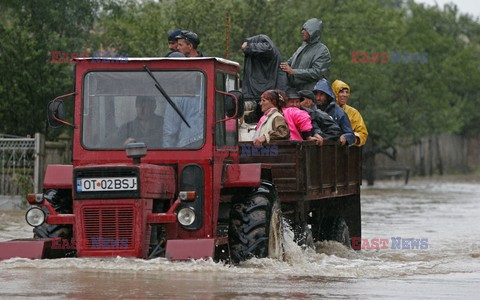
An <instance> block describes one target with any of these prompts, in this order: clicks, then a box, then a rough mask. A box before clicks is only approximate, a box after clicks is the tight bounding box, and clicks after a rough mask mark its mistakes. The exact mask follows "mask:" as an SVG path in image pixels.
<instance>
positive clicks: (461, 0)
mask: <svg viewBox="0 0 480 300" xmlns="http://www.w3.org/2000/svg"><path fill="white" fill-rule="evenodd" d="M415 2H419V3H425V4H428V5H433V6H434V5H435V4H438V6H440V7H441V8H443V5H444V4H446V3H454V4H456V5H457V7H458V9H459V10H460V12H461V13H468V14H470V15H473V16H474V17H475V18H477V19H480V1H479V0H415Z"/></svg>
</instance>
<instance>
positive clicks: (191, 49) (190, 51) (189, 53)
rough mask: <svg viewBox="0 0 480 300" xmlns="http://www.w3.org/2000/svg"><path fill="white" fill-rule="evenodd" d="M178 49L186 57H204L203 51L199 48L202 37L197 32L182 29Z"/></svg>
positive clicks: (178, 36) (178, 38)
mask: <svg viewBox="0 0 480 300" xmlns="http://www.w3.org/2000/svg"><path fill="white" fill-rule="evenodd" d="M177 43H178V51H180V52H181V53H183V55H185V57H203V53H202V52H200V51H198V50H197V47H198V45H199V44H200V39H199V38H198V35H197V34H196V33H195V32H192V31H188V30H182V31H181V32H180V34H179V35H177Z"/></svg>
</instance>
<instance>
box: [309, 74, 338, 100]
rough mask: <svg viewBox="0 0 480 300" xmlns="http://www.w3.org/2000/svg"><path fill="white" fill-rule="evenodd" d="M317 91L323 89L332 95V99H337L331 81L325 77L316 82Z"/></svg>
mask: <svg viewBox="0 0 480 300" xmlns="http://www.w3.org/2000/svg"><path fill="white" fill-rule="evenodd" d="M315 91H321V92H324V93H325V94H327V95H328V96H330V98H331V99H330V100H332V99H333V100H335V94H334V93H333V90H332V88H331V87H330V83H329V82H328V81H327V80H326V79H325V78H322V79H320V80H319V81H318V82H317V84H315V87H314V88H313V92H314V93H315Z"/></svg>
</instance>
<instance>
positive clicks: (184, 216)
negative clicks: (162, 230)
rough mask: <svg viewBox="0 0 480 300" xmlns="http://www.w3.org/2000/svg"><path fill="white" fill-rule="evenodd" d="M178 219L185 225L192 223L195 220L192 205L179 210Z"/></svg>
mask: <svg viewBox="0 0 480 300" xmlns="http://www.w3.org/2000/svg"><path fill="white" fill-rule="evenodd" d="M177 219H178V222H179V223H180V224H182V225H183V226H189V225H192V224H193V222H195V211H193V209H191V208H190V207H184V208H181V209H180V210H179V211H178V214H177Z"/></svg>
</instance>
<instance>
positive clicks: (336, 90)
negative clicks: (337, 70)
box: [332, 79, 350, 106]
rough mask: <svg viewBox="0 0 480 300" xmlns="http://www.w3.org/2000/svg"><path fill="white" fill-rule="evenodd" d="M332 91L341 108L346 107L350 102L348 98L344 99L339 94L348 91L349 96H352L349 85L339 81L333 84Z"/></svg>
mask: <svg viewBox="0 0 480 300" xmlns="http://www.w3.org/2000/svg"><path fill="white" fill-rule="evenodd" d="M332 89H333V93H334V94H335V99H336V100H337V103H338V105H340V106H343V105H345V104H346V102H347V100H348V97H346V99H344V98H345V97H340V96H339V93H340V91H341V90H343V89H346V90H347V92H348V95H350V87H349V86H348V84H346V83H345V82H343V81H341V80H338V79H337V80H335V81H334V82H333V83H332Z"/></svg>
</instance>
